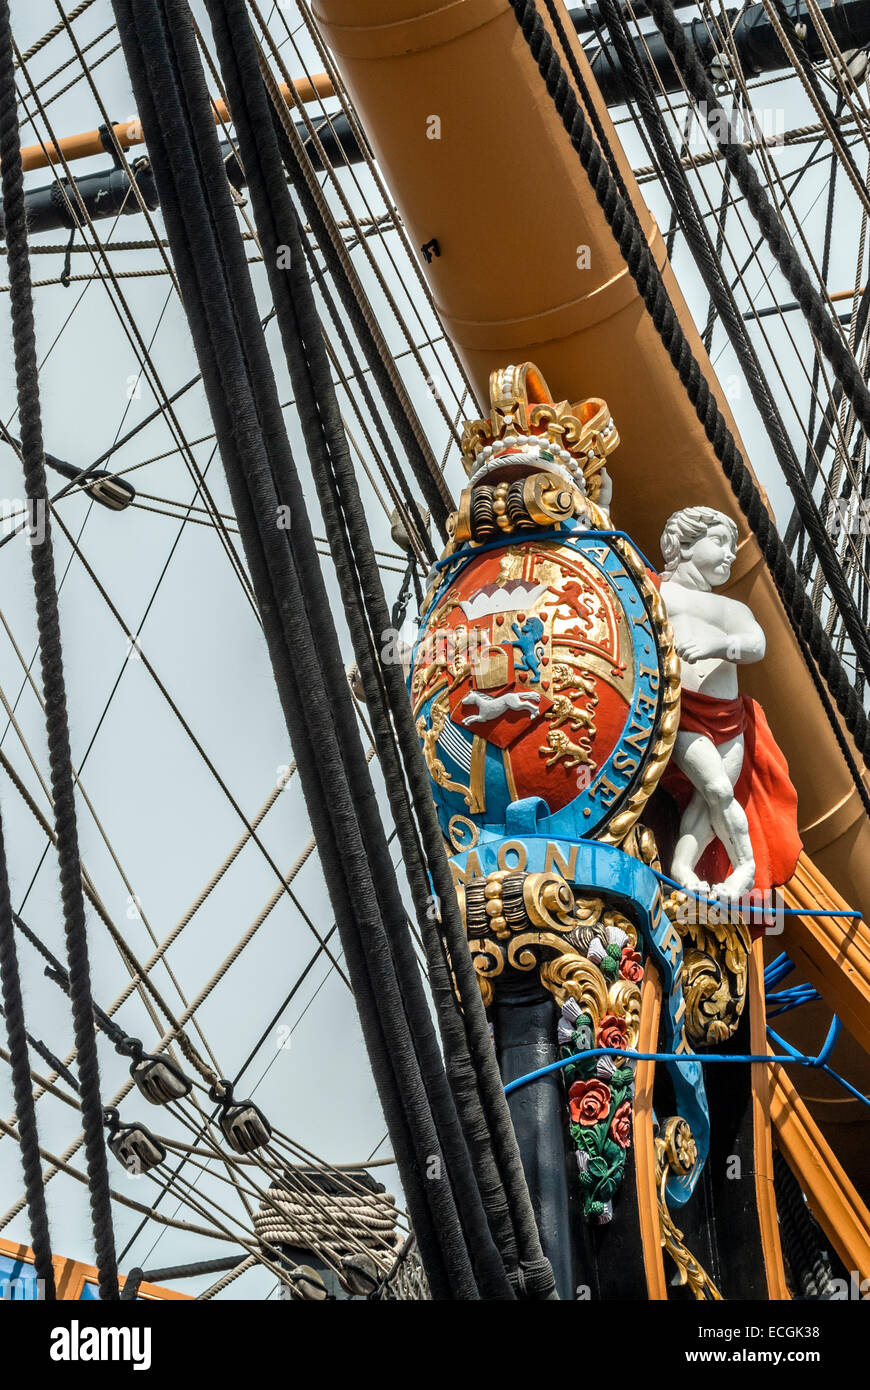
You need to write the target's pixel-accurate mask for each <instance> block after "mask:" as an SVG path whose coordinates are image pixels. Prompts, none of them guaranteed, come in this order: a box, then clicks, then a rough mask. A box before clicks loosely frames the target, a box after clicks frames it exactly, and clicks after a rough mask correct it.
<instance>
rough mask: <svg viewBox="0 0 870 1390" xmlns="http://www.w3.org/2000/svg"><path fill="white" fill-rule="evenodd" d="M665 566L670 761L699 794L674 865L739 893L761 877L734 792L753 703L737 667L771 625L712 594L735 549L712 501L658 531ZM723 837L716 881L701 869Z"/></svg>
mask: <svg viewBox="0 0 870 1390" xmlns="http://www.w3.org/2000/svg"><path fill="white" fill-rule="evenodd" d="M661 550H662V556H663V558H664V562H665V566H664V570H663V572H662V584H661V593H662V598H663V599H664V601H665V605H666V607H667V610H668V616H669V618H670V620H671V623H672V625H673V629H674V640H675V644H676V648H677V651H678V652H679V655H680V657H681V659H682V662H683V671H682V688H683V697H682V713H681V717H680V728H679V732H678V733H677V737H676V742H675V744H674V751H673V760H674V762H675V763H676V765H677V767H678V768H679V769H680V771H681V772H683V773H684V774H685V776H686V777H687V778H688V779H689V782H690V783H691V785H692V788H693V789H694V790H693V793H692V796H691V799H690V801H689V803H688V805H687V807H686V809H685V811H684V812H683V817H682V820H681V823H680V831H679V837H678V840H677V844H676V848H675V850H674V857H673V861H672V865H671V872H672V874H673V877H674V878H675V879H676V880H677V881H678V882H680V883H682V884H683V885H684V887H686V888H688V889H692V890H694V891H695V892H701V893H707V892H709V893H710V894H711V895H712V896H724V897H729V898H737V897H740V896H742V895H743V894H744V893H746V892H748V891H749V889H750V888H752V886H753V883H754V881H755V876H756V862H755V854H754V853H753V846H752V841H751V839H750V832H749V820H748V818H747V815H746V811H745V810H744V807H743V806H742V805H741V804H740V801H739V800H738V799H737V796H736V795H735V788H736V786H737V783H738V780H739V778H740V775H741V772H742V771H743V760H744V755H745V746H744V729H745V727H746V709H747V705H748V704H751V702H748V701H746V700H744V699H742V698H741V697H740V695H739V693H738V686H737V667H738V665H747V664H749V663H751V662H754V661H760V660H761V659H762V657H763V656H764V650H765V639H764V633H763V632H762V630H761V628H760V627H759V625H758V623H757V622H756V621H755V619H754V617H753V616H752V613H751V612H750V610H749V609H748V608H747V607H746V605H745V604H743V603H738V602H737V601H736V600H735V599H731V598H725V597H724V595H721V594H715V593H714V592H713V590H714V588H716V587H717V586H718V585H720V584H724V583H725V582H726V581H727V580H728V578H729V576H730V574H731V566H732V565H733V564H734V560H735V558H736V555H737V527H736V526H735V524H734V522H733V521H732V520H731V518H730V517H728V516H725V515H724V514H723V513H722V512H718V511H714V510H713V508H711V507H686V508H684V509H683V510H682V511H679V512H675V513H674V514H673V516H672V517H671V518H670V519H669V521H668V522H667V525H666V526H665V529H664V531H663V532H662V538H661ZM716 837H718V838H719V840H720V841H721V842H722V845H723V846H724V848H725V851H726V852H727V854H728V858H729V859H730V861H731V866H732V867H731V873H730V874H729V875H728V877H727V878H725V879H724V881H723V882H721V883H716V884H713V885H710V884H707V883H705V882H703V880H701V879H700V878H699V877H698V876H697V874H696V873H695V869H696V867H697V864H698V861H699V859H700V858H701V855H702V854H703V853H704V850H705V849H706V848H707V846H708V845H709V844H710V843H711V842H712V841H713V839H714V838H716Z"/></svg>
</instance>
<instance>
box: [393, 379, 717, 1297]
mask: <svg viewBox="0 0 870 1390" xmlns="http://www.w3.org/2000/svg"><path fill="white" fill-rule="evenodd" d="M618 443H619V436H618V434H617V430H616V426H615V425H614V422H613V420H612V419H611V416H610V412H609V410H608V408H607V405H606V404H605V402H604V401H603V400H600V399H598V398H594V397H593V398H590V399H586V400H583V401H580V402H578V403H575V404H571V403H569V402H568V401H561V402H555V401H553V399H552V397H551V394H550V392H549V390H548V388H547V384H546V382H545V381H544V380H543V378H542V376H541V374H540V372H539V371H538V370H537V368H536V367H534V366H533V365H532V364H531V363H525V364H523V365H522V366H511V367H506V368H504V369H501V370H499V371H495V372H493V373H492V376H491V378H490V413H489V416H488V418H486V419H481V420H471V421H467V422H466V424H465V427H464V432H463V436H462V450H463V462H464V465H465V468H466V472H467V474H468V484H467V486H466V487H465V489H464V490H463V492H462V495H461V498H460V501H459V506H458V509H457V511H456V512H455V513H454V514H453V515H452V516H451V517H450V519H449V522H448V532H449V540H448V543H447V545H446V547H445V550H444V553H443V555H442V556H441V558H440V559H439V560H438V561H437V562H436V564H435V565H434V566H433V569H432V571H431V573H430V576H429V579H428V583H427V593H426V595H425V599H424V603H423V611H422V618H421V624H420V630H419V634H418V637H417V640H416V642H415V644H414V647H413V651H412V654H411V661H410V670H409V675H408V686H409V693H410V698H411V703H412V707H413V715H414V720H415V725H416V730H417V734H418V736H419V739H420V743H421V746H422V750H423V755H424V758H425V762H426V766H427V768H428V772H429V776H430V779H431V786H432V794H433V797H434V800H435V803H436V805H437V809H438V816H439V820H440V824H441V828H442V832H443V834H444V837H445V840H446V842H447V845H448V853H449V855H450V861H451V868H452V871H453V876H454V881H455V883H456V887H457V894H458V896H459V900H460V905H461V907H462V911H463V914H464V918H465V925H466V930H467V934H468V939H469V947H470V950H471V954H472V958H473V961H474V964H475V968H476V970H477V974H478V979H479V983H480V988H481V993H482V995H483V998H484V1002H485V1004H486V1005H487V1007H488V1008H490V1009H491V1018H492V1019H494V1029H495V1042H496V1048H497V1051H498V1053H499V1058H500V1060H501V1061H502V1064H503V1065H504V1063H503V1058H504V1056H505V1055H506V1052H505V1049H508V1050H510V1048H511V1047H515V1046H516V1045H517V1044H520V1045H524V1044H526V1043H533V1042H535V1040H534V1039H533V1038H531V1037H530V1036H529V1035H528V1033H527V1030H528V1028H531V1027H533V1026H537V1025H534V1024H533V1022H532V1021H530V1020H532V1019H533V1014H529V1013H524V1011H523V1010H524V1008H527V1009H528V1008H532V1009H534V1005H533V1004H529V1003H528V1000H529V999H530V998H532V997H533V996H535V992H536V991H537V995H536V997H537V998H538V999H539V1000H543V1004H540V1005H539V1006H538V1007H539V1008H543V1010H544V1014H545V1016H546V1017H548V1018H549V1019H550V1020H551V1021H550V1023H549V1024H548V1025H547V1027H548V1028H549V1043H548V1044H546V1043H544V1044H542V1045H544V1046H547V1045H549V1046H550V1047H551V1049H552V1056H553V1057H554V1058H559V1057H561V1058H563V1059H566V1058H567V1057H569V1056H572V1057H574V1060H572V1061H571V1062H570V1064H568V1065H565V1067H564V1070H563V1071H562V1073H561V1074H562V1077H563V1078H564V1082H565V1092H564V1094H563V1097H562V1100H561V1102H558V1104H559V1106H560V1109H559V1111H558V1113H556V1115H555V1117H554V1118H553V1117H551V1118H552V1123H550V1124H549V1127H548V1126H547V1125H546V1124H544V1122H543V1121H542V1120H541V1112H540V1111H536V1112H535V1113H536V1114H537V1116H538V1118H537V1120H536V1121H535V1123H536V1124H537V1125H538V1131H539V1132H537V1133H536V1134H535V1135H534V1136H529V1135H526V1136H525V1144H526V1146H527V1147H528V1146H531V1147H532V1148H533V1149H536V1150H538V1151H540V1152H543V1150H544V1149H546V1147H547V1145H548V1144H549V1145H551V1146H555V1147H554V1149H553V1154H552V1155H551V1158H552V1162H551V1163H549V1164H543V1167H542V1166H541V1164H540V1163H539V1165H538V1170H539V1171H543V1169H544V1168H547V1170H548V1171H551V1172H552V1174H555V1175H557V1176H555V1177H553V1179H552V1183H553V1184H554V1185H555V1186H556V1187H558V1183H559V1178H558V1174H559V1173H560V1172H562V1173H564V1162H562V1161H561V1159H560V1157H559V1154H560V1153H561V1154H563V1150H562V1147H561V1146H562V1145H563V1143H564V1131H565V1129H566V1128H567V1129H568V1131H569V1133H570V1135H571V1140H572V1142H573V1145H574V1149H575V1153H576V1160H577V1170H578V1180H579V1187H580V1192H581V1199H582V1200H581V1203H580V1206H581V1210H582V1213H583V1216H584V1218H585V1220H586V1221H588V1222H593V1223H595V1222H597V1223H608V1222H609V1221H610V1220H611V1219H613V1216H614V1202H615V1200H616V1198H617V1194H618V1192H619V1189H620V1184H621V1182H622V1176H623V1172H624V1168H625V1162H626V1154H627V1150H628V1149H629V1147H630V1145H631V1141H632V1096H633V1090H634V1064H633V1062H632V1060H631V1059H630V1057H625V1056H621V1055H620V1053H621V1052H626V1051H628V1052H630V1051H631V1050H632V1049H635V1050H636V1049H637V1046H638V1041H639V1037H640V1021H641V983H642V981H643V978H644V971H645V969H646V967H647V964H648V963H649V964H650V965H651V967H654V969H655V972H656V973H657V977H658V979H660V980H661V985H662V1019H663V1033H662V1038H663V1046H664V1047H665V1050H666V1051H668V1052H670V1053H672V1054H673V1058H672V1061H671V1063H669V1065H668V1070H669V1072H670V1076H671V1081H672V1091H673V1096H674V1099H675V1109H676V1114H675V1115H674V1116H673V1120H672V1121H670V1120H668V1121H664V1120H663V1121H662V1124H663V1125H665V1127H667V1125H670V1126H671V1128H672V1129H674V1132H675V1133H676V1132H679V1135H680V1137H681V1142H680V1144H679V1145H677V1146H676V1147H675V1146H674V1145H672V1146H671V1148H672V1151H673V1152H672V1153H671V1157H670V1158H668V1159H666V1160H664V1159H663V1166H662V1168H661V1171H660V1172H657V1174H656V1177H655V1183H656V1188H657V1189H658V1190H659V1192H660V1215H661V1221H662V1231H663V1232H665V1231H670V1230H671V1228H672V1227H673V1223H672V1221H671V1220H670V1218H669V1217H668V1215H667V1204H671V1205H674V1206H679V1205H682V1204H683V1203H684V1202H685V1201H687V1200H688V1198H689V1196H690V1195H691V1192H692V1189H693V1187H694V1184H695V1181H696V1179H697V1176H698V1174H699V1172H700V1170H701V1168H702V1166H703V1163H704V1160H705V1156H706V1152H707V1148H708V1134H709V1117H708V1112H707V1107H706V1101H705V1097H704V1084H703V1078H702V1074H701V1068H700V1065H699V1063H698V1062H697V1060H696V1059H695V1058H694V1056H693V1053H692V1047H691V1040H690V1038H689V1037H687V1033H686V1012H687V1010H686V1000H685V997H684V994H683V970H684V961H683V955H682V940H681V937H680V935H679V932H678V931H677V928H676V924H675V921H673V920H672V919H671V918H670V917H669V916H668V914H667V912H666V911H665V910H664V901H665V900H664V899H663V896H662V891H661V886H660V881H659V879H658V877H657V875H656V870H657V869H659V868H660V867H661V866H660V864H659V861H658V855H657V850H656V847H655V842H654V839H653V836H652V834H651V832H650V831H649V829H647V828H645V827H643V826H642V825H641V824H640V822H639V820H638V818H639V817H640V815H641V813H642V811H643V808H644V805H645V803H646V801H647V799H648V798H649V796H650V795H651V793H652V792H653V791H654V790H655V788H656V786H657V784H658V782H659V779H660V777H661V776H662V774H663V772H664V770H665V767H666V764H667V762H668V759H669V757H670V754H671V750H672V747H673V744H674V740H675V737H676V733H677V728H678V724H679V717H680V662H679V657H678V656H677V653H676V650H675V647H674V640H673V634H672V631H671V627H670V624H669V622H668V619H667V614H666V611H665V607H664V604H663V601H662V599H661V597H660V595H659V591H658V586H657V583H656V582H654V579H655V578H656V576H655V574H654V571H652V569H651V567H650V566H648V562H647V561H646V559H645V557H644V556H643V555H642V553H641V552H640V551H639V550H638V549H637V547H636V546H635V545H633V544H632V542H631V540H630V538H629V537H628V536H626V535H625V534H624V533H623V532H620V531H618V530H616V529H614V526H613V523H612V521H611V517H610V502H611V495H612V483H611V478H610V474H609V472H608V467H607V465H608V461H609V459H610V456H611V455H612V454H613V451H614V450H615V449H616V447H617V445H618ZM530 990H531V994H530V992H529V991H530ZM521 999H522V1000H524V1001H526V1003H525V1004H524V1005H523V1006H520V1005H519V1002H518V1001H520V1000H521ZM534 1017H535V1018H538V1017H539V1015H534ZM511 1030H513V1033H514V1034H515V1035H516V1036H515V1037H514V1038H513V1040H512V1041H511V1039H510V1038H509V1037H508V1034H509V1033H510V1032H511ZM535 1045H537V1044H536V1043H535ZM602 1048H603V1049H605V1050H606V1051H609V1052H610V1054H611V1055H607V1056H602V1055H600V1051H601V1049H602ZM586 1053H590V1054H591V1055H589V1056H588V1057H587V1056H585V1054H586ZM574 1054H579V1056H576V1057H575V1056H574ZM538 1055H543V1054H540V1053H539V1054H538ZM542 1103H543V1102H542ZM514 1122H515V1124H517V1123H525V1121H522V1122H521V1121H520V1120H518V1118H517V1114H516V1113H515V1115H514ZM668 1132H669V1133H670V1130H669V1131H668ZM651 1145H652V1141H650V1148H651ZM541 1146H543V1148H542V1147H541ZM522 1147H523V1142H522V1141H521V1148H522ZM660 1147H661V1146H660ZM661 1152H662V1154H664V1153H665V1149H664V1148H662V1149H661ZM547 1181H549V1179H548V1180H547ZM536 1200H538V1201H539V1202H540V1203H542V1204H543V1205H546V1204H547V1202H548V1201H551V1206H552V1209H551V1218H552V1219H551V1220H550V1227H551V1229H553V1230H556V1229H557V1228H561V1226H562V1225H564V1222H563V1221H561V1220H560V1218H559V1216H558V1212H557V1208H558V1205H559V1198H558V1196H557V1195H554V1193H553V1192H550V1193H549V1195H548V1194H547V1193H540V1192H539V1193H538V1194H537V1198H536ZM635 1218H636V1211H635ZM669 1222H670V1224H668V1223H669ZM673 1230H676V1228H675V1227H673ZM678 1236H679V1232H677V1237H678ZM563 1237H564V1233H563ZM668 1238H669V1239H671V1237H670V1236H669V1237H668ZM663 1239H664V1236H663ZM674 1240H676V1237H673V1239H672V1244H673V1241H674ZM556 1244H557V1245H558V1239H557V1240H556ZM677 1246H679V1242H678V1241H677ZM677 1246H675V1247H674V1248H677ZM668 1248H670V1247H668ZM562 1254H564V1250H563V1251H562ZM550 1255H551V1258H553V1259H554V1260H555V1261H556V1263H558V1261H559V1258H560V1253H559V1251H558V1250H557V1249H554V1250H551V1251H550ZM690 1264H691V1262H690ZM691 1268H692V1269H694V1268H695V1265H693V1264H691ZM597 1277H598V1276H596V1278H597ZM698 1277H699V1279H700V1280H701V1283H700V1284H699V1286H698V1293H697V1296H699V1297H710V1296H713V1295H711V1293H710V1291H709V1288H708V1287H707V1285H706V1284H704V1282H703V1281H704V1280H705V1279H706V1276H705V1275H703V1271H701V1274H700V1275H699V1276H698ZM561 1278H562V1282H563V1283H564V1284H565V1286H566V1287H567V1285H568V1280H569V1276H568V1273H567V1270H566V1267H565V1265H564V1260H563V1274H562V1276H561ZM710 1287H712V1286H710ZM563 1296H565V1295H564V1294H563Z"/></svg>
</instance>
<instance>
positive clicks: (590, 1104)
mask: <svg viewBox="0 0 870 1390" xmlns="http://www.w3.org/2000/svg"><path fill="white" fill-rule="evenodd" d="M568 1105H569V1106H570V1109H571V1119H572V1120H573V1121H574V1123H575V1125H597V1124H598V1123H599V1121H601V1120H606V1119H607V1116H608V1114H609V1113H610V1089H609V1087H607V1086H605V1084H604V1082H603V1081H575V1082H574V1085H573V1086H572V1087H571V1089H570V1091H569V1092H568Z"/></svg>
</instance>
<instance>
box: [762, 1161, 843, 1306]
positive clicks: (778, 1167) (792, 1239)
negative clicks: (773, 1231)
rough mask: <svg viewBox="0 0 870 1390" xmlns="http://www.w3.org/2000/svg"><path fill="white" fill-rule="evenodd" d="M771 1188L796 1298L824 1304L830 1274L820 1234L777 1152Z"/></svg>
mask: <svg viewBox="0 0 870 1390" xmlns="http://www.w3.org/2000/svg"><path fill="white" fill-rule="evenodd" d="M773 1184H774V1191H775V1193H776V1209H777V1214H778V1216H779V1226H780V1232H781V1234H782V1248H783V1254H784V1255H785V1258H786V1260H787V1262H788V1267H789V1270H790V1271H791V1276H792V1279H793V1280H794V1282H795V1285H796V1286H797V1290H796V1291H797V1292H798V1293H799V1295H800V1296H801V1297H803V1298H806V1299H818V1300H824V1301H827V1300H829V1299H831V1298H832V1297H833V1295H834V1285H833V1270H832V1269H831V1266H830V1263H829V1261H828V1260H827V1258H826V1257H825V1251H824V1248H823V1246H822V1239H823V1236H822V1231H821V1229H820V1227H819V1225H818V1224H817V1222H816V1220H815V1218H814V1217H813V1215H812V1212H811V1211H810V1209H809V1207H808V1206H807V1204H806V1201H805V1199H804V1194H803V1192H802V1191H801V1186H800V1183H799V1182H798V1180H797V1178H796V1177H795V1175H794V1173H793V1172H792V1170H791V1168H790V1167H789V1165H788V1163H787V1161H786V1159H785V1157H784V1156H783V1154H782V1153H780V1151H779V1150H778V1149H775V1150H774V1153H773Z"/></svg>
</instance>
